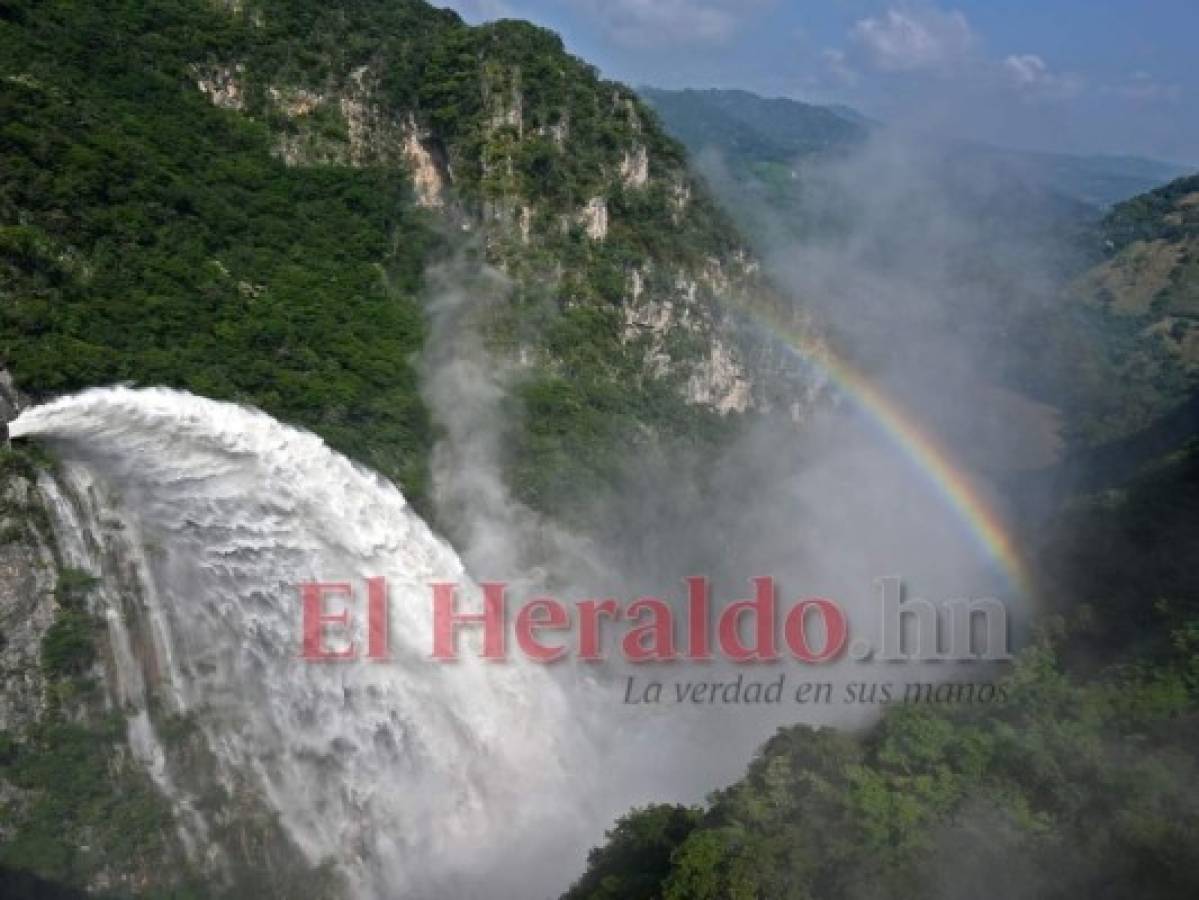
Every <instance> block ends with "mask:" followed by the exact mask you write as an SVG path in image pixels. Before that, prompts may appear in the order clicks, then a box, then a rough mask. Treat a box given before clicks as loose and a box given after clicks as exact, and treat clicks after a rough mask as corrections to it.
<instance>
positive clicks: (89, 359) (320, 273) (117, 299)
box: [0, 2, 430, 494]
mask: <svg viewBox="0 0 1199 900" xmlns="http://www.w3.org/2000/svg"><path fill="white" fill-rule="evenodd" d="M13 15H15V16H16V17H17V18H18V23H17V24H13V23H11V22H9V23H6V24H4V25H3V27H2V28H0V60H3V63H2V66H3V72H0V298H2V300H3V305H2V308H0V356H2V357H3V359H4V361H5V362H6V363H7V364H8V365H9V367H10V368H11V369H12V371H13V372H14V374H15V376H16V377H17V379H18V382H19V384H20V385H21V386H22V387H23V388H25V389H26V390H28V391H30V392H32V393H33V394H35V395H36V396H44V395H46V394H49V393H56V392H61V391H69V390H74V389H78V388H81V387H85V386H88V385H95V384H105V383H112V382H117V381H132V382H136V383H141V384H164V385H175V386H179V387H184V388H188V389H190V390H193V391H195V392H198V393H201V394H204V395H206V396H211V397H217V398H224V399H234V400H240V401H245V402H249V403H253V404H254V405H257V406H260V407H261V408H263V409H265V410H267V411H269V412H271V413H273V414H275V415H277V416H280V417H282V418H284V419H286V420H288V421H290V422H294V423H297V424H301V425H306V426H308V427H310V428H313V429H314V430H316V431H318V432H320V433H321V434H322V435H323V436H325V437H326V438H327V439H329V440H330V442H331V443H332V444H333V445H334V446H336V447H337V448H339V449H341V450H343V451H345V452H348V453H350V454H352V455H354V456H356V457H357V458H359V459H361V460H364V461H366V462H369V463H371V464H372V465H374V466H375V467H377V468H379V469H380V470H381V471H383V472H386V473H387V474H390V475H392V476H396V477H399V478H400V480H401V481H402V482H403V483H404V485H405V486H406V487H407V488H409V490H410V491H411V492H413V493H415V494H419V493H420V492H421V490H422V489H423V480H424V465H425V453H426V451H427V448H428V444H429V442H430V429H429V424H428V421H427V415H426V413H425V412H424V409H423V407H422V405H421V403H420V401H419V398H418V396H417V385H416V377H415V374H414V371H413V368H412V366H411V363H410V357H411V355H412V354H413V352H414V351H416V350H417V349H418V348H419V346H420V343H421V340H422V330H423V325H422V322H421V316H420V311H419V308H418V306H417V304H416V302H415V300H414V299H413V297H414V292H415V291H416V289H417V288H418V286H419V282H420V274H421V267H422V265H423V258H424V253H425V247H426V245H427V243H428V232H427V229H426V227H425V226H424V225H423V223H422V221H421V219H420V217H419V216H418V215H417V214H416V213H414V212H413V211H412V209H411V205H410V204H409V202H408V200H407V193H408V187H407V185H406V183H405V178H404V175H403V173H402V172H385V171H373V170H372V171H353V170H348V169H333V168H329V169H315V170H307V171H298V170H294V169H289V168H287V167H285V166H284V165H283V163H282V162H280V161H279V160H277V159H275V158H273V157H272V155H271V153H270V146H271V140H270V135H269V133H268V131H267V129H266V128H264V127H263V126H262V125H261V124H259V123H256V122H253V121H251V120H248V119H246V118H244V117H242V116H239V115H238V114H236V113H233V112H229V111H224V110H219V109H216V108H214V107H213V106H212V105H211V104H210V103H208V102H207V101H206V100H205V98H204V97H203V96H202V95H200V93H199V92H198V91H196V90H195V87H194V83H193V82H192V80H191V79H190V78H189V76H188V73H187V69H186V65H187V64H188V63H189V62H190V59H189V57H190V56H191V55H192V54H199V53H202V52H203V51H204V48H205V46H206V44H207V43H208V42H217V41H221V40H227V41H232V40H233V37H232V36H236V32H235V30H233V29H232V27H231V26H229V25H227V24H223V22H224V20H223V19H222V18H221V17H220V16H219V14H218V13H217V12H216V11H215V10H210V9H206V8H205V5H204V4H196V3H184V2H159V3H154V4H132V3H131V4H121V3H107V4H39V5H38V8H37V13H36V15H34V14H33V13H32V9H30V10H29V11H28V13H27V14H25V15H22V6H21V5H17V6H16V8H15V10H14V9H11V8H10V16H13ZM231 35H232V36H231Z"/></svg>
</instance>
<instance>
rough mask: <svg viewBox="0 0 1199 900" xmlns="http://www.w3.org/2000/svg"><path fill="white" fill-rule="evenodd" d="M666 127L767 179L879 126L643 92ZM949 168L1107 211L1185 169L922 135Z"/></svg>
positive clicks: (740, 102)
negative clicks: (981, 172)
mask: <svg viewBox="0 0 1199 900" xmlns="http://www.w3.org/2000/svg"><path fill="white" fill-rule="evenodd" d="M641 94H642V96H643V97H644V98H645V99H646V100H647V101H648V102H649V103H650V105H652V106H653V107H654V109H655V111H656V112H657V113H658V114H659V115H660V116H661V117H662V121H663V123H664V124H665V125H666V128H667V129H668V130H669V131H670V133H671V134H673V135H674V136H675V137H677V138H678V139H679V140H681V141H682V142H683V143H684V144H686V145H687V147H688V148H690V149H691V150H692V151H693V152H697V153H698V152H701V151H703V150H716V151H718V152H719V153H721V154H722V155H723V157H724V158H725V160H726V162H727V163H728V164H729V165H730V166H732V167H733V168H734V169H736V170H746V171H752V172H754V173H755V174H757V175H759V176H764V177H767V178H769V176H770V174H771V168H770V164H776V165H781V166H784V167H785V168H786V169H787V170H790V169H793V168H794V167H795V165H796V163H798V162H799V161H800V160H802V159H803V158H804V157H807V156H812V155H820V154H829V153H838V152H844V151H846V150H849V149H852V148H853V147H854V146H856V145H858V144H860V143H861V142H862V141H863V140H864V139H865V138H866V137H867V136H868V135H869V134H870V132H871V131H872V130H873V129H875V128H878V127H881V126H880V123H877V122H873V121H871V120H869V119H867V118H865V117H864V116H861V115H860V114H859V113H857V112H855V111H854V110H852V109H848V108H846V107H834V106H819V105H814V104H810V103H802V102H800V101H797V100H790V99H786V98H769V99H768V98H765V97H760V96H758V95H756V94H752V93H750V92H748V91H736V90H714V89H713V90H682V91H667V90H660V89H657V88H642V89H641ZM924 140H925V143H926V144H927V148H926V149H927V150H929V151H930V152H935V153H939V154H943V155H944V156H945V159H946V162H947V163H948V164H950V165H959V166H966V165H968V166H970V167H972V168H973V169H975V170H977V169H979V168H980V167H982V166H986V167H987V168H988V169H990V170H992V171H994V172H996V173H997V174H1001V175H1002V176H1003V177H1004V178H1005V179H1007V180H1008V181H1009V182H1011V183H1012V184H1013V185H1014V186H1018V187H1019V189H1021V190H1023V191H1029V190H1032V189H1036V190H1037V191H1039V192H1044V193H1049V194H1057V195H1059V196H1060V198H1061V199H1062V201H1069V202H1072V203H1074V204H1077V205H1079V206H1081V207H1100V208H1102V207H1106V206H1110V205H1112V204H1114V203H1117V202H1119V201H1121V200H1125V199H1127V198H1129V197H1133V196H1135V195H1137V194H1141V193H1144V192H1145V191H1149V190H1152V189H1153V188H1155V187H1157V186H1159V185H1161V184H1164V183H1165V182H1167V181H1170V180H1172V179H1174V178H1177V177H1179V176H1180V175H1182V174H1184V173H1185V171H1186V169H1185V168H1184V167H1181V166H1178V165H1175V164H1173V163H1166V162H1161V161H1160V160H1153V159H1144V158H1141V157H1134V156H1103V155H1093V156H1078V155H1071V154H1065V153H1038V152H1032V151H1023V150H1012V149H1007V148H1000V147H992V146H988V145H986V144H979V143H972V142H965V141H940V140H937V139H934V138H932V137H928V138H925V139H924Z"/></svg>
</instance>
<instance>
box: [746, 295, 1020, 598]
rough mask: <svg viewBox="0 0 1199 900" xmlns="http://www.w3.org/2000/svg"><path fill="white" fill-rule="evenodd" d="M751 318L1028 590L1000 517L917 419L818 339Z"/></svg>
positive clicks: (772, 319) (769, 318)
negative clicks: (846, 405) (826, 385)
mask: <svg viewBox="0 0 1199 900" xmlns="http://www.w3.org/2000/svg"><path fill="white" fill-rule="evenodd" d="M751 317H752V319H753V320H754V321H755V322H756V323H757V324H759V325H761V326H764V327H766V328H768V329H769V331H770V332H771V333H772V334H773V335H774V336H775V337H777V338H779V339H780V340H782V342H783V344H784V345H785V346H786V347H787V348H788V349H790V350H791V351H792V352H793V353H795V354H797V356H799V358H800V359H801V360H802V361H803V362H804V363H806V364H807V365H809V366H810V367H812V368H813V369H815V370H816V371H818V372H820V373H821V374H823V375H825V376H826V377H827V378H828V380H829V381H830V382H831V383H832V384H833V385H834V386H835V387H836V388H837V389H839V390H840V391H841V393H842V394H844V395H845V396H846V397H847V398H848V399H849V400H850V401H851V402H852V403H853V404H854V405H855V406H856V407H857V408H858V409H859V410H861V411H862V412H863V413H865V415H866V417H867V418H868V419H869V420H870V421H871V422H872V423H873V424H874V425H875V426H876V427H877V428H878V429H879V431H880V432H881V433H882V434H883V435H884V437H886V439H887V440H888V441H889V442H890V443H891V444H893V445H894V446H895V447H896V448H898V449H899V450H900V452H902V453H903V455H904V456H905V457H906V458H907V459H908V460H909V462H910V463H911V464H912V466H913V468H914V469H915V470H916V471H918V472H919V473H920V474H921V475H923V476H924V478H925V479H926V480H927V481H928V482H929V484H930V485H931V486H932V487H933V489H934V490H935V491H936V492H937V493H938V494H939V495H940V496H941V498H942V499H943V500H944V501H945V503H946V505H947V506H948V507H949V508H950V509H951V510H952V511H953V512H954V513H955V514H956V515H957V516H958V518H960V519H961V520H962V522H963V523H965V525H966V527H967V529H968V530H969V532H970V533H971V535H973V536H974V538H975V540H976V542H977V543H978V545H979V547H980V548H981V549H982V551H983V552H984V554H985V555H986V556H987V557H988V558H990V559H991V560H992V561H993V562H994V563H995V564H996V565H997V566H998V568H999V569H1000V570H1001V571H1002V573H1003V574H1004V576H1005V578H1006V579H1007V581H1008V583H1009V584H1010V586H1011V587H1012V588H1013V589H1014V590H1016V591H1017V592H1018V593H1020V594H1021V595H1025V596H1028V595H1030V594H1031V592H1032V578H1031V574H1030V572H1029V570H1028V566H1027V564H1026V563H1025V560H1024V558H1023V556H1022V555H1021V553H1020V551H1019V549H1018V548H1017V546H1016V543H1015V541H1014V540H1013V539H1012V537H1011V535H1010V534H1009V533H1008V530H1007V526H1006V524H1005V523H1004V521H1003V519H1002V517H1001V516H1000V515H999V513H998V512H997V511H996V510H995V509H994V507H993V506H992V505H991V503H990V502H989V501H988V499H987V498H986V497H985V496H984V495H983V493H982V492H981V490H980V489H979V488H978V486H977V485H975V484H974V483H973V482H972V481H971V479H970V478H969V476H967V475H966V474H965V473H964V472H963V471H962V469H961V467H960V466H959V465H958V464H957V463H956V462H955V461H954V459H953V456H952V455H951V454H950V453H949V451H948V450H946V449H945V448H944V447H942V446H941V445H940V444H939V443H938V441H937V440H936V439H935V438H934V437H933V436H932V435H931V434H929V433H928V431H926V430H925V429H924V428H923V427H922V426H921V425H920V423H919V422H918V421H917V420H916V419H915V418H914V417H913V416H912V415H911V414H910V413H909V412H908V411H907V410H905V409H904V408H903V406H902V404H900V403H899V402H898V401H896V400H895V399H894V398H892V397H889V396H888V395H887V394H886V393H885V392H884V391H883V390H882V389H881V388H880V387H879V386H878V385H877V384H876V383H875V382H874V381H873V380H872V379H871V378H870V377H869V376H867V375H866V374H865V373H863V372H861V371H859V370H858V369H857V368H855V367H854V366H853V365H851V364H850V363H849V362H848V361H846V360H845V359H843V358H840V357H839V356H837V354H836V353H835V351H833V350H832V349H831V348H830V347H828V346H827V345H826V344H824V343H823V342H818V341H816V340H814V339H813V338H811V337H808V336H806V335H804V334H801V333H799V332H797V331H796V330H795V329H794V328H792V327H790V326H789V325H787V324H784V323H782V322H781V321H779V320H778V317H777V316H774V315H771V314H769V313H765V312H762V311H761V310H758V311H754V312H752V313H751Z"/></svg>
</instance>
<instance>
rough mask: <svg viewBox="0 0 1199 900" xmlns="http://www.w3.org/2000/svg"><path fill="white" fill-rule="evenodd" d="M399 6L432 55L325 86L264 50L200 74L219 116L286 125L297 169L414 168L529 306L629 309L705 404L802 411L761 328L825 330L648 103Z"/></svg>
mask: <svg viewBox="0 0 1199 900" xmlns="http://www.w3.org/2000/svg"><path fill="white" fill-rule="evenodd" d="M399 6H400V7H402V8H403V10H404V11H405V12H404V14H405V15H409V16H412V17H415V20H416V21H417V22H419V25H418V26H413V25H410V26H409V30H410V31H421V30H424V33H425V36H426V37H427V43H428V46H424V47H413V46H412V44H411V43H410V42H406V41H403V40H392V41H390V42H388V41H383V42H381V43H380V44H378V45H375V46H371V47H369V48H367V47H364V48H363V49H362V52H360V53H359V54H353V53H343V54H336V55H334V56H333V58H331V59H326V60H325V61H324V62H325V65H324V66H323V71H322V72H321V73H320V74H319V75H318V74H317V73H316V72H314V71H312V70H302V69H297V68H296V67H294V66H292V67H288V66H282V65H277V64H276V65H271V64H263V63H262V62H261V60H258V61H256V60H255V58H254V57H250V56H248V57H246V58H244V59H219V60H205V61H198V62H197V63H196V64H195V66H194V72H195V83H196V85H197V87H198V88H199V89H200V90H201V91H203V92H204V93H205V94H206V95H207V96H208V97H209V98H210V99H211V101H212V102H213V103H214V104H215V105H218V106H221V107H224V108H229V109H236V110H239V111H243V112H245V113H248V114H250V115H254V116H256V117H260V118H262V119H263V120H265V121H266V122H268V124H270V125H271V127H272V128H273V130H274V131H275V132H276V152H277V153H278V155H279V157H280V158H282V159H283V160H285V161H286V162H287V163H288V164H289V165H293V166H316V167H320V166H364V167H369V166H391V167H395V166H402V167H404V168H406V169H407V170H408V171H409V173H410V174H411V179H412V184H413V191H414V195H415V199H416V201H417V202H418V204H419V205H421V206H423V207H425V208H428V209H432V210H438V211H440V212H442V213H443V214H445V216H446V217H447V220H448V222H449V223H450V224H451V226H452V228H453V230H455V231H459V230H461V231H474V232H479V233H481V234H482V235H483V240H484V244H485V248H486V258H487V260H488V261H489V262H491V263H492V264H493V265H495V266H496V267H498V268H499V269H500V270H501V271H503V272H504V273H505V274H506V275H508V277H510V278H511V279H512V281H513V285H514V292H513V293H514V295H515V296H521V295H525V296H527V295H534V294H535V295H537V296H538V297H542V298H548V300H549V301H550V302H552V303H553V304H554V305H556V306H558V307H559V308H560V309H569V308H571V307H572V306H578V305H584V306H588V305H590V306H606V307H611V308H613V309H615V310H619V314H620V316H621V317H622V318H623V320H624V321H625V324H626V326H627V328H626V335H627V337H628V338H630V339H634V338H636V339H638V340H636V341H635V342H634V343H635V345H636V347H637V348H639V349H638V351H637V352H639V353H640V354H641V359H642V364H643V369H644V371H645V372H646V374H647V375H648V376H650V377H653V376H655V375H668V376H678V380H679V382H680V384H682V385H683V388H682V395H683V396H684V397H685V398H686V400H687V401H688V402H689V403H691V404H694V405H696V406H700V407H704V408H707V409H711V410H714V411H717V412H720V413H727V412H744V411H746V410H748V409H751V408H755V407H758V408H762V407H769V406H771V405H775V404H781V405H785V406H787V407H790V406H791V405H792V404H793V403H794V401H795V399H796V398H795V396H794V394H795V392H796V391H797V390H798V391H799V392H800V393H802V392H803V391H804V389H805V388H804V380H805V379H804V377H803V376H802V375H801V374H798V373H796V372H794V371H792V374H794V375H795V377H794V378H792V379H790V380H789V381H788V380H787V379H785V378H784V379H782V380H783V382H784V384H785V387H783V388H782V389H781V390H780V388H779V381H780V375H783V374H785V373H786V372H787V371H788V370H794V369H795V367H794V366H792V365H791V364H790V363H788V362H787V361H786V360H785V354H782V353H781V352H779V348H777V347H775V348H771V347H770V346H769V342H768V341H763V339H762V337H761V336H760V335H756V336H755V335H752V334H751V332H750V331H749V330H747V329H745V328H744V327H742V320H744V319H745V318H747V317H750V316H752V315H753V312H754V310H755V308H758V309H760V308H762V307H767V308H769V309H770V312H771V314H772V315H773V316H774V317H776V318H777V317H779V316H782V317H784V318H786V319H787V320H788V325H789V327H790V328H791V329H793V330H798V331H804V332H810V331H811V327H810V323H808V322H807V320H806V319H805V317H804V316H803V315H802V314H800V313H797V312H795V311H794V310H793V309H791V308H790V307H789V305H788V304H786V303H785V302H783V301H781V300H780V298H778V297H777V296H774V295H773V293H772V291H771V289H770V286H769V285H768V284H766V283H765V281H764V280H763V279H762V277H761V275H760V271H759V267H758V265H757V263H756V261H754V260H753V259H752V257H751V256H750V254H749V252H748V250H747V249H746V248H745V246H744V245H743V244H742V242H741V241H740V239H739V238H738V237H737V235H736V233H735V231H734V229H733V228H732V227H731V225H730V224H729V223H728V222H727V221H726V220H725V218H724V216H723V214H722V213H721V212H720V211H719V210H718V209H717V208H716V207H715V205H714V204H713V202H712V201H711V200H710V198H709V197H708V195H707V192H706V190H705V189H704V188H703V186H702V185H700V184H699V183H697V182H696V180H695V178H694V177H693V176H692V174H691V173H690V171H689V169H688V166H687V162H686V158H685V156H684V154H683V151H682V149H681V148H680V147H679V146H678V145H677V144H676V143H675V142H674V141H672V140H671V139H669V138H668V137H666V136H665V134H664V133H663V132H662V130H661V128H660V127H659V125H658V123H657V121H656V119H655V118H654V117H653V115H652V114H651V113H650V111H649V110H648V108H647V107H645V106H644V105H643V104H642V103H641V101H640V100H639V99H638V98H637V97H636V96H635V95H634V94H633V93H632V92H631V91H629V90H628V89H627V88H625V87H623V86H622V85H619V84H614V83H610V82H606V81H603V80H601V79H599V78H598V77H597V75H596V73H595V72H594V70H592V69H591V68H590V67H589V66H587V65H585V64H584V63H582V62H580V61H579V60H577V59H574V58H573V57H570V56H569V55H567V54H566V53H565V51H564V50H563V48H562V44H561V42H560V40H559V39H558V38H557V37H556V36H555V35H553V34H551V33H549V32H545V31H543V30H541V29H538V28H535V27H533V26H531V25H527V24H524V23H517V22H500V23H496V24H494V25H487V26H482V27H479V28H469V27H467V26H465V25H463V24H462V23H461V22H460V21H458V20H457V19H456V18H455V17H452V16H451V15H445V14H436V15H434V14H433V13H432V12H430V11H427V10H425V9H422V8H421V7H422V5H421V4H415V3H407V4H399ZM230 11H231V12H232V14H233V15H235V16H238V17H241V18H243V19H246V20H252V21H254V22H256V23H258V24H257V26H256V27H257V28H259V29H261V28H262V27H263V23H267V25H268V26H269V24H270V23H272V22H278V21H279V20H280V19H281V18H283V17H285V16H286V13H285V12H284V11H283V10H282V9H279V8H276V6H275V4H272V3H270V2H257V3H256V2H252V0H251V2H246V3H238V4H235V5H233V6H231V7H230ZM308 24H309V27H311V28H312V29H313V31H312V39H311V41H308V39H307V38H306V37H305V35H304V34H302V33H301V34H300V35H299V36H298V39H297V42H298V43H300V44H305V43H311V44H318V43H322V42H323V43H329V42H331V41H332V40H334V39H335V38H333V37H331V36H329V35H327V34H324V35H321V36H319V37H318V32H322V31H333V32H336V31H338V30H339V28H340V29H342V30H345V29H346V28H352V27H353V26H346V25H345V20H344V17H343V18H342V19H340V20H335V19H334V18H333V17H332V16H331V15H330V16H328V17H320V16H318V17H316V18H315V20H311V19H310V20H308ZM322 37H323V41H322V39H321V38H322ZM396 69H402V70H404V71H405V72H406V73H407V77H408V78H409V79H410V80H409V81H408V83H407V84H404V85H400V86H397V85H396V83H395V82H396V78H397V76H396V74H395V70H396ZM514 315H515V316H516V317H517V318H519V313H516V314H514ZM512 330H513V331H516V332H519V333H521V334H522V335H523V336H522V338H521V339H520V341H519V346H511V345H510V346H508V347H507V348H505V349H506V351H507V352H508V356H509V358H510V359H511V360H515V361H521V362H522V363H523V364H528V363H529V362H536V363H539V364H541V365H543V366H545V367H547V368H549V369H554V368H555V367H556V366H557V365H558V364H559V363H560V362H561V354H558V353H555V352H554V350H553V349H551V348H549V347H547V346H546V342H545V341H544V340H541V339H539V336H538V335H537V334H530V333H529V330H528V329H527V328H520V327H517V328H514V329H512ZM808 387H809V388H810V385H809V386H808Z"/></svg>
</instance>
